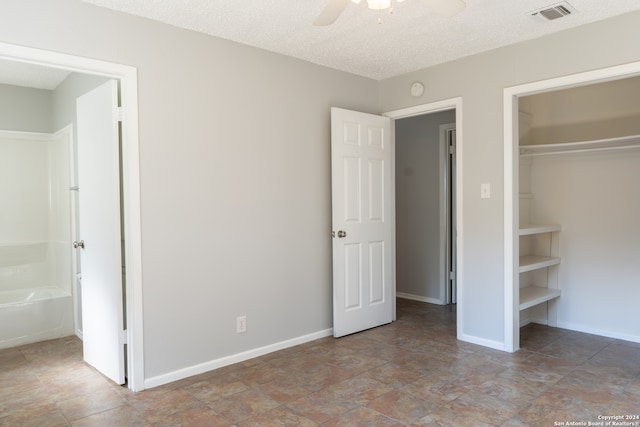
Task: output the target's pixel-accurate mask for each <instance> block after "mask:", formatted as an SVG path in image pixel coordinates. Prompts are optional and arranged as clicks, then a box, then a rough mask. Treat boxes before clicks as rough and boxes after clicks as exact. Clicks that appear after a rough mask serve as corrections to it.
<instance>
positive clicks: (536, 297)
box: [519, 225, 562, 311]
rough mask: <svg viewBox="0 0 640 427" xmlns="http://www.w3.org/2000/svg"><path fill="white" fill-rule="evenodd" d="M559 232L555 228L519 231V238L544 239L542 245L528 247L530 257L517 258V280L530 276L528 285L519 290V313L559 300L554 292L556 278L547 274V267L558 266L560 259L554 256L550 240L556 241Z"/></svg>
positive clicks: (540, 226)
mask: <svg viewBox="0 0 640 427" xmlns="http://www.w3.org/2000/svg"><path fill="white" fill-rule="evenodd" d="M560 229H561V227H560V226H559V225H526V226H522V227H520V231H519V234H520V237H521V238H522V237H523V236H524V237H526V236H531V237H532V238H534V239H537V238H541V239H542V237H543V236H546V237H544V239H543V240H544V242H543V243H538V244H533V243H532V244H530V245H529V250H530V251H532V252H533V253H526V254H524V255H522V256H520V263H519V272H520V274H521V276H520V277H521V278H522V277H523V276H522V273H528V272H532V274H531V276H530V280H531V283H530V284H528V285H527V286H524V287H521V288H520V301H519V303H520V306H519V308H520V311H522V310H526V309H528V308H531V307H533V306H536V305H538V304H542V303H544V302H547V301H551V300H553V299H555V298H558V297H560V295H561V293H562V292H561V291H560V289H559V288H558V283H557V274H550V272H549V270H548V269H549V268H550V267H552V266H556V265H558V264H560V261H561V260H560V257H559V256H557V241H556V242H554V240H557V233H558V232H559V231H560ZM554 236H555V239H554ZM544 269H547V271H545V272H542V273H543V274H537V276H535V275H536V273H537V272H538V271H541V270H544ZM554 273H555V272H554ZM536 277H537V279H536ZM540 277H541V278H542V279H540ZM521 281H522V279H521Z"/></svg>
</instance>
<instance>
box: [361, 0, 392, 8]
mask: <svg viewBox="0 0 640 427" xmlns="http://www.w3.org/2000/svg"><path fill="white" fill-rule="evenodd" d="M367 5H368V6H369V9H373V10H383V9H389V8H390V7H391V0H367Z"/></svg>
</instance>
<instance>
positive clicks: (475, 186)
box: [380, 12, 640, 345]
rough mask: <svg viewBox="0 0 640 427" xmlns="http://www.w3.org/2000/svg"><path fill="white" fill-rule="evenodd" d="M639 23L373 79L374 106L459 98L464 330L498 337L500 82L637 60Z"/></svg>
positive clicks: (622, 19) (609, 23)
mask: <svg viewBox="0 0 640 427" xmlns="http://www.w3.org/2000/svg"><path fill="white" fill-rule="evenodd" d="M639 22H640V13H639V12H634V13H629V14H625V15H621V16H619V17H615V18H611V19H608V20H605V21H601V22H596V23H593V24H589V25H585V26H582V27H578V28H575V29H572V30H568V31H563V32H560V33H556V34H552V35H548V36H545V37H541V38H538V39H534V40H530V41H527V42H523V43H518V44H516V45H512V46H508V47H504V48H500V49H495V50H492V51H488V52H485V53H482V54H478V55H474V56H470V57H467V58H463V59H460V60H456V61H452V62H449V63H446V64H442V65H438V66H434V67H430V68H427V69H424V70H420V71H416V72H413V73H408V74H405V75H402V76H398V77H395V78H391V79H387V80H383V81H381V82H380V106H381V110H382V111H393V110H396V109H400V108H405V107H409V106H413V105H418V104H423V103H427V102H433V101H438V100H442V99H449V98H453V97H462V99H463V107H462V113H463V119H462V120H463V125H462V133H463V136H462V138H463V141H462V144H460V141H458V144H459V145H458V152H460V145H462V149H463V157H464V159H463V161H462V165H461V166H462V167H463V182H462V183H461V184H462V203H463V206H462V207H461V208H462V209H463V213H462V215H463V218H462V230H460V229H459V230H458V232H459V233H460V232H462V233H463V234H462V235H459V243H460V244H461V245H462V255H463V262H464V267H463V268H462V269H459V270H458V273H459V274H458V278H459V279H460V277H461V275H462V277H463V281H464V289H463V292H464V294H463V295H458V297H459V298H461V299H463V309H462V310H461V313H460V316H461V318H462V323H461V325H459V327H461V329H462V331H463V334H464V335H465V336H468V337H474V338H478V339H480V340H487V341H488V342H489V343H494V344H496V345H500V344H501V343H503V342H504V265H503V264H504V236H503V230H504V218H503V213H504V207H503V204H504V192H503V188H504V182H503V181H504V178H503V177H504V164H503V162H504V159H503V144H504V140H503V127H502V126H503V88H505V87H509V86H513V85H518V84H523V83H527V82H532V81H538V80H543V79H549V78H553V77H559V76H563V75H567V74H573V73H579V72H584V71H588V70H593V69H597V68H603V67H609V66H613V65H619V64H624V63H628V62H634V61H640V44H639V43H637V40H638V38H640V25H638V23H639ZM415 81H421V82H423V83H424V85H425V95H423V96H422V97H421V98H419V99H415V98H413V97H411V95H410V93H409V90H408V89H407V88H409V87H410V86H411V84H412V83H413V82H415ZM458 136H460V134H458ZM481 183H490V184H491V191H492V197H491V198H490V199H480V184H481ZM459 208H460V206H459ZM458 284H459V285H460V283H458Z"/></svg>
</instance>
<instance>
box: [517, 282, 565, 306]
mask: <svg viewBox="0 0 640 427" xmlns="http://www.w3.org/2000/svg"><path fill="white" fill-rule="evenodd" d="M560 294H561V292H560V289H549V288H542V287H540V286H526V287H524V288H520V310H525V309H527V308H529V307H533V306H534V305H538V304H540V303H543V302H546V301H549V300H552V299H554V298H558V297H559V296H560Z"/></svg>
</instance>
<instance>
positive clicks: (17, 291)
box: [0, 129, 74, 348]
mask: <svg viewBox="0 0 640 427" xmlns="http://www.w3.org/2000/svg"><path fill="white" fill-rule="evenodd" d="M70 142H71V134H70V130H69V129H65V130H63V131H61V132H58V133H55V134H45V133H28V132H11V131H0V195H2V221H0V311H1V312H2V313H0V318H1V323H2V328H1V330H0V348H4V347H10V346H13V345H18V344H23V343H29V342H35V341H38V340H42V339H49V338H55V337H62V336H66V335H70V334H72V333H73V332H74V325H73V305H72V303H71V295H72V284H73V273H72V258H71V200H70V193H69V185H70ZM48 300H51V302H50V303H48V302H47V301H48ZM58 310H64V312H63V311H58Z"/></svg>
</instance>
